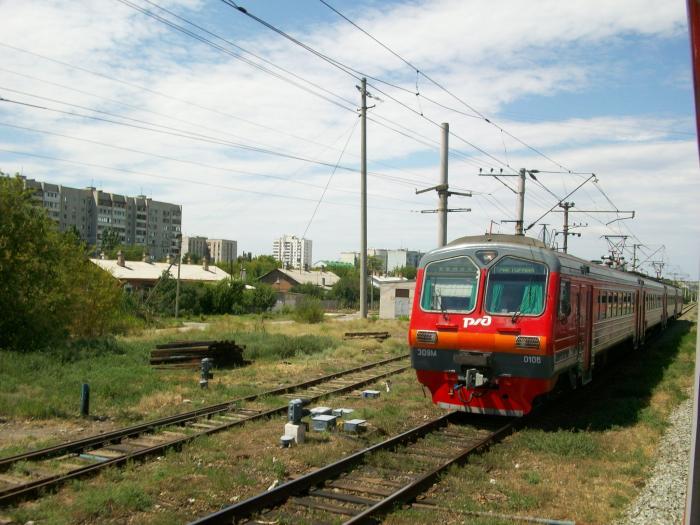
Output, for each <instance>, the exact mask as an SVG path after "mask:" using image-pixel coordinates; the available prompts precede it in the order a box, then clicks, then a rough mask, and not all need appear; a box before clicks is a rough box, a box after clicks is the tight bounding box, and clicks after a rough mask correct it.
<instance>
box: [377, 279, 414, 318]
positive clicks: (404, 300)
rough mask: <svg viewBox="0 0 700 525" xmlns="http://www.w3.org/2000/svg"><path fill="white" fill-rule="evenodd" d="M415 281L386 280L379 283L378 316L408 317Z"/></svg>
mask: <svg viewBox="0 0 700 525" xmlns="http://www.w3.org/2000/svg"><path fill="white" fill-rule="evenodd" d="M415 288H416V281H398V282H386V283H381V284H380V285H379V318H380V319H396V318H397V317H410V315H411V308H412V306H413V291H414V290H415Z"/></svg>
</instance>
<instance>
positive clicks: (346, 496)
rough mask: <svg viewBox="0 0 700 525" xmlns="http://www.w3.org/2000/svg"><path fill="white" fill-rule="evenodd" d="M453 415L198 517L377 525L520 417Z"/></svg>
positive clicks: (225, 521)
mask: <svg viewBox="0 0 700 525" xmlns="http://www.w3.org/2000/svg"><path fill="white" fill-rule="evenodd" d="M463 419H465V418H464V416H463V415H461V414H458V413H455V412H450V413H448V414H445V415H444V416H441V417H438V418H436V419H433V420H431V421H429V422H427V423H425V424H423V425H420V426H418V427H416V428H413V429H411V430H409V431H407V432H404V433H402V434H400V435H398V436H395V437H392V438H390V439H387V440H386V441H383V442H381V443H378V444H376V445H373V446H371V447H368V448H366V449H364V450H361V451H359V452H356V453H354V454H352V455H350V456H348V457H346V458H343V459H341V460H339V461H336V462H335V463H332V464H330V465H327V466H325V467H322V468H320V469H318V470H315V471H313V472H311V473H309V474H306V475H304V476H302V477H299V478H297V479H294V480H292V481H289V482H287V483H284V484H282V485H280V486H279V487H277V488H275V489H273V490H269V491H267V492H263V493H261V494H258V495H257V496H253V497H251V498H248V499H247V500H245V501H242V502H240V503H237V504H235V505H231V506H229V507H226V508H223V509H221V510H219V511H218V512H215V513H213V514H211V515H209V516H206V517H203V518H200V519H199V520H197V521H195V522H193V525H205V524H206V525H212V524H229V523H248V524H251V525H252V524H267V523H302V522H303V523H338V522H342V523H346V524H350V523H353V524H355V523H374V522H376V521H378V520H379V517H380V516H382V515H383V514H385V513H387V512H388V511H390V510H391V509H392V508H393V507H394V506H395V505H396V504H398V503H402V502H408V501H411V500H413V499H414V498H415V497H416V496H417V495H419V494H420V493H422V492H424V491H425V490H427V489H428V488H429V487H430V486H431V485H432V484H433V483H435V482H436V481H437V479H438V477H439V476H440V474H441V473H443V472H444V471H445V470H446V469H447V468H449V467H450V466H451V465H454V464H459V463H462V462H464V461H465V460H466V459H467V458H468V457H469V456H470V455H472V454H474V453H476V452H479V451H481V450H483V449H485V448H486V447H488V446H489V445H490V444H491V443H494V442H497V441H499V440H500V439H502V438H503V437H505V436H506V435H508V434H509V433H510V432H511V431H512V430H513V428H514V427H515V425H516V424H517V420H515V419H509V420H504V419H498V420H494V419H493V418H481V417H476V418H475V417H471V418H469V421H470V424H469V425H463V424H460V422H461V421H462V420H463Z"/></svg>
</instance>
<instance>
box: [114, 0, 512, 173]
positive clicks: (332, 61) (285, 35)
mask: <svg viewBox="0 0 700 525" xmlns="http://www.w3.org/2000/svg"><path fill="white" fill-rule="evenodd" d="M119 1H122V0H119ZM221 1H222V2H223V3H224V4H226V5H228V6H230V7H232V8H234V9H236V10H237V11H239V12H241V13H243V14H244V15H246V16H248V17H250V18H251V19H253V20H255V21H256V22H258V23H260V24H262V25H263V26H265V27H267V28H268V29H270V30H271V31H273V32H275V33H277V34H278V35H280V36H282V37H283V38H286V39H287V40H289V41H290V42H293V43H294V44H296V45H297V46H299V47H301V48H303V49H305V50H306V51H308V52H309V53H311V54H313V55H314V56H316V57H318V58H320V59H321V60H323V61H325V62H327V63H329V64H330V65H332V66H333V67H335V68H337V69H339V70H340V71H343V72H344V73H346V74H347V75H349V76H351V77H353V78H355V79H357V80H359V79H360V76H358V75H361V76H364V77H367V78H371V79H373V80H376V81H379V82H382V83H384V84H388V85H391V86H392V87H397V86H396V85H394V84H391V83H388V82H385V81H383V80H381V79H377V78H376V77H373V76H372V75H368V74H366V73H363V72H360V71H356V70H354V69H353V68H351V67H350V66H347V65H346V64H343V63H342V62H340V61H338V60H336V59H334V58H331V57H329V56H327V55H325V54H323V53H321V52H320V51H318V50H316V49H314V48H313V47H311V46H309V45H308V44H305V43H304V42H302V41H301V40H299V39H297V38H295V37H293V36H292V35H290V34H288V33H286V32H285V31H283V30H281V29H280V28H278V27H276V26H274V25H273V24H270V23H269V22H267V21H265V20H263V19H262V18H260V17H258V16H256V15H254V14H252V13H250V12H249V11H248V10H247V9H245V8H244V7H241V6H239V5H238V4H236V2H234V1H233V0H221ZM431 81H432V80H431ZM367 85H369V86H370V87H372V89H374V90H375V91H376V92H378V93H381V94H383V95H384V96H385V97H387V98H389V99H391V100H392V101H394V102H395V103H397V104H399V105H400V106H402V107H404V108H405V109H407V110H408V111H410V112H411V113H414V114H415V115H417V116H419V117H421V118H423V119H425V120H426V121H428V122H430V123H431V124H433V125H434V126H436V127H438V128H440V127H441V125H440V123H439V122H436V121H435V120H433V119H431V118H429V117H426V116H425V115H423V114H422V113H421V112H419V111H416V110H415V109H413V108H412V107H410V106H409V105H407V104H405V103H404V102H402V101H400V100H399V99H397V98H396V97H394V96H393V95H390V94H389V93H387V92H386V91H384V90H382V89H380V88H379V87H378V86H376V85H374V84H372V83H370V82H367ZM398 88H399V89H402V90H404V91H408V92H409V93H413V92H412V91H410V90H406V89H405V88H401V87H400V86H398ZM506 133H507V132H506ZM450 135H452V136H453V137H455V138H456V139H457V140H459V141H461V142H463V143H465V144H467V145H468V146H470V147H472V148H474V149H475V150H477V151H479V152H480V153H482V154H483V155H485V156H487V157H489V158H490V159H492V160H494V161H496V162H497V163H498V164H501V165H503V166H505V167H507V168H509V169H513V168H512V167H511V166H509V165H508V164H506V163H505V162H503V161H502V160H501V159H499V158H497V157H495V156H494V155H492V154H490V153H488V152H487V151H485V150H484V149H482V148H480V147H479V146H477V145H476V144H473V143H472V142H470V141H468V140H467V139H465V138H464V137H461V136H459V135H457V134H456V133H454V132H452V131H450ZM516 140H517V138H516ZM513 171H515V170H513Z"/></svg>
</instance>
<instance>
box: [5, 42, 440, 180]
mask: <svg viewBox="0 0 700 525" xmlns="http://www.w3.org/2000/svg"><path fill="white" fill-rule="evenodd" d="M0 45H2V44H0ZM47 60H50V59H48V58H47ZM70 67H73V66H70ZM0 71H2V72H5V73H10V74H12V75H17V76H20V77H24V78H27V79H30V80H33V81H37V82H42V83H45V84H48V85H51V86H55V87H60V88H63V89H66V90H69V91H74V92H76V93H80V94H82V95H87V96H90V97H94V98H98V99H101V100H105V101H107V102H110V103H112V104H117V105H120V106H124V107H126V108H130V109H135V110H137V111H143V112H145V113H149V114H152V115H157V116H159V117H163V118H166V119H171V120H175V121H177V122H182V123H185V124H189V125H192V126H195V127H200V128H202V129H205V130H207V131H213V132H217V133H223V134H225V135H228V136H231V137H236V138H239V137H237V136H236V135H233V134H230V133H227V132H223V131H221V130H216V129H213V128H210V127H208V126H205V125H203V124H199V123H196V122H192V121H189V120H185V119H181V118H178V117H175V116H173V115H168V114H165V113H160V112H157V111H153V110H149V109H147V108H144V107H141V106H136V105H133V104H129V103H127V102H123V101H120V100H114V99H110V98H107V97H103V96H101V95H97V94H95V93H91V92H88V91H84V90H80V89H76V88H74V87H72V86H67V85H64V84H60V83H57V82H52V81H50V80H46V79H42V78H38V77H35V76H32V75H27V74H24V73H19V72H16V71H11V70H8V69H5V68H1V67H0ZM92 74H96V73H94V72H93V73H92ZM15 91H16V90H15ZM20 93H23V92H20ZM30 96H34V95H30ZM181 102H183V103H185V104H189V103H188V102H187V101H181ZM59 103H62V102H59ZM224 115H225V116H227V117H229V118H233V119H235V120H240V121H242V122H245V123H246V124H250V125H253V126H256V127H259V128H261V129H265V130H267V131H272V132H274V133H278V134H281V135H284V136H287V137H291V138H293V139H296V140H299V141H302V142H307V143H309V144H313V145H316V146H321V147H324V148H327V149H336V148H334V147H333V146H330V145H327V144H323V143H321V142H318V141H315V140H312V139H309V138H306V137H302V136H299V135H295V134H294V133H288V132H286V131H283V130H280V129H278V128H274V127H271V126H266V125H264V124H260V123H258V122H254V121H251V120H248V119H245V118H242V117H239V116H236V115H231V114H224ZM370 120H371V119H370ZM376 123H377V124H378V125H380V126H382V127H385V128H387V129H389V130H391V131H394V132H395V133H397V134H401V135H404V136H405V137H407V138H409V139H412V140H414V141H416V142H419V143H421V144H423V145H425V146H428V147H435V148H437V146H433V145H432V144H430V143H429V142H428V140H429V139H428V138H427V137H424V138H425V141H422V140H421V139H420V138H417V137H414V136H412V135H410V134H408V133H404V132H401V131H400V130H396V129H392V128H391V127H390V126H389V125H387V124H384V123H382V122H376ZM405 129H407V130H409V128H405ZM409 131H410V130H409ZM418 136H420V135H418ZM435 144H437V142H435ZM337 151H340V150H339V149H338V150H337ZM350 155H352V156H354V157H357V154H354V153H352V152H350ZM375 162H376V163H377V164H380V165H382V166H385V167H387V168H391V169H396V170H399V171H403V172H405V173H409V174H411V172H408V171H406V170H405V169H403V168H398V167H396V166H392V165H390V164H387V163H385V162H382V161H377V160H375ZM414 175H415V174H414ZM406 180H410V179H406ZM416 183H419V182H416Z"/></svg>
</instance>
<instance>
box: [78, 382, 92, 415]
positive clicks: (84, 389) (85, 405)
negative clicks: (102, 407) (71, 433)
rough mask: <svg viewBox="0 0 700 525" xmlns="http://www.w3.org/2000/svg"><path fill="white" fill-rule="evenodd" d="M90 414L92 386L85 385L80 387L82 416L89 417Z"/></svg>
mask: <svg viewBox="0 0 700 525" xmlns="http://www.w3.org/2000/svg"><path fill="white" fill-rule="evenodd" d="M89 414H90V385H88V384H87V383H83V385H82V386H81V387H80V415H81V416H82V417H87V416H88V415H89Z"/></svg>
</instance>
